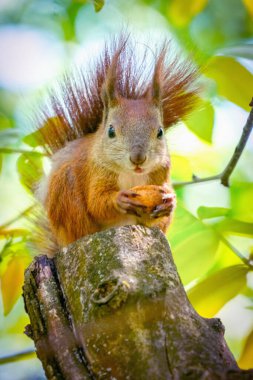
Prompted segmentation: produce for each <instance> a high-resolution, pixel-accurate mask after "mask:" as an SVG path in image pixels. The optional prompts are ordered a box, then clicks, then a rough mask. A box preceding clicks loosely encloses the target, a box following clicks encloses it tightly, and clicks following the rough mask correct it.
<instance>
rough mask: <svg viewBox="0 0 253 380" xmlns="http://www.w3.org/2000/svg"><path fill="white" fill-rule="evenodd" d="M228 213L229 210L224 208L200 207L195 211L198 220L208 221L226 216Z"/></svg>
mask: <svg viewBox="0 0 253 380" xmlns="http://www.w3.org/2000/svg"><path fill="white" fill-rule="evenodd" d="M229 212H230V209H229V208H225V207H206V206H200V207H199V208H198V210H197V214H198V217H199V218H200V219H210V218H217V217H220V216H226V215H228V213H229Z"/></svg>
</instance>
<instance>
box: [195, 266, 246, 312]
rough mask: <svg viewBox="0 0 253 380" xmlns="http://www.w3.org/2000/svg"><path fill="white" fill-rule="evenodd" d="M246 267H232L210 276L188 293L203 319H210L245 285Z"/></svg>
mask: <svg viewBox="0 0 253 380" xmlns="http://www.w3.org/2000/svg"><path fill="white" fill-rule="evenodd" d="M248 271H249V268H248V267H247V266H246V265H242V264H239V265H233V266H230V267H227V268H223V269H221V270H219V271H218V272H216V273H214V274H212V275H210V276H209V277H207V278H205V279H204V280H202V281H201V282H199V283H198V284H197V285H196V286H194V287H192V288H191V289H190V290H189V291H188V297H189V300H190V302H191V303H192V305H193V307H194V308H195V310H196V311H197V312H198V313H199V314H200V315H201V316H202V317H205V318H212V317H213V316H214V315H215V314H216V313H218V311H219V310H220V309H221V308H222V307H223V306H224V305H225V304H226V303H227V302H228V301H229V300H231V299H232V298H234V297H235V296H236V295H237V294H238V293H239V292H240V290H241V289H242V288H243V287H244V286H245V285H246V275H247V273H248Z"/></svg>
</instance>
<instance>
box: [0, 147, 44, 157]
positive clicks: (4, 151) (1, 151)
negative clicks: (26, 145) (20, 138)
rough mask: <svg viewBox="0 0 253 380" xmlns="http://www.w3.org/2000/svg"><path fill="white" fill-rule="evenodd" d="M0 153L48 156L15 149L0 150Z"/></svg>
mask: <svg viewBox="0 0 253 380" xmlns="http://www.w3.org/2000/svg"><path fill="white" fill-rule="evenodd" d="M0 153H3V154H15V153H24V154H30V155H33V156H38V157H47V156H48V154H46V153H42V152H37V151H33V150H26V149H17V148H0Z"/></svg>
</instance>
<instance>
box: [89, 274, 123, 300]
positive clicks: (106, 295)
mask: <svg viewBox="0 0 253 380" xmlns="http://www.w3.org/2000/svg"><path fill="white" fill-rule="evenodd" d="M128 288H129V285H128V283H127V282H126V281H122V280H120V279H119V278H109V279H106V280H104V281H102V282H101V283H100V284H99V285H98V287H97V289H96V290H95V291H94V293H93V294H92V296H91V301H92V302H93V303H95V304H97V305H105V304H107V303H108V302H109V301H111V300H112V299H113V298H114V297H115V296H116V295H118V294H119V293H122V292H123V293H124V294H127V289H128ZM121 298H122V297H121ZM124 298H126V297H124Z"/></svg>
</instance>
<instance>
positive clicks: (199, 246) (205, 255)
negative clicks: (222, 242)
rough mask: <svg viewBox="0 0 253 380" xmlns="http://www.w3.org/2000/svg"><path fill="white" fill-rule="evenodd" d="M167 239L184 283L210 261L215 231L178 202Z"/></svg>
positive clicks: (215, 238) (196, 275)
mask: <svg viewBox="0 0 253 380" xmlns="http://www.w3.org/2000/svg"><path fill="white" fill-rule="evenodd" d="M168 239H169V241H170V244H171V247H172V252H173V257H174V259H175V262H176V265H177V268H178V271H179V273H180V276H181V278H182V281H183V283H184V284H188V283H189V282H190V281H192V280H194V279H196V278H199V277H200V276H201V275H202V274H203V273H205V272H207V271H208V269H209V268H210V267H211V265H212V264H213V262H214V258H215V254H216V251H217V247H218V244H219V237H218V234H217V233H216V232H215V231H214V230H213V229H212V228H211V227H209V226H206V225H204V224H203V223H202V222H201V221H200V220H198V219H197V218H195V217H194V216H193V215H192V214H191V213H190V212H189V211H187V210H186V209H185V208H184V207H183V205H182V203H181V202H178V206H177V208H176V212H175V217H174V221H173V223H172V226H171V228H170V229H169V232H168ZM200 268H201V269H200Z"/></svg>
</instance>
